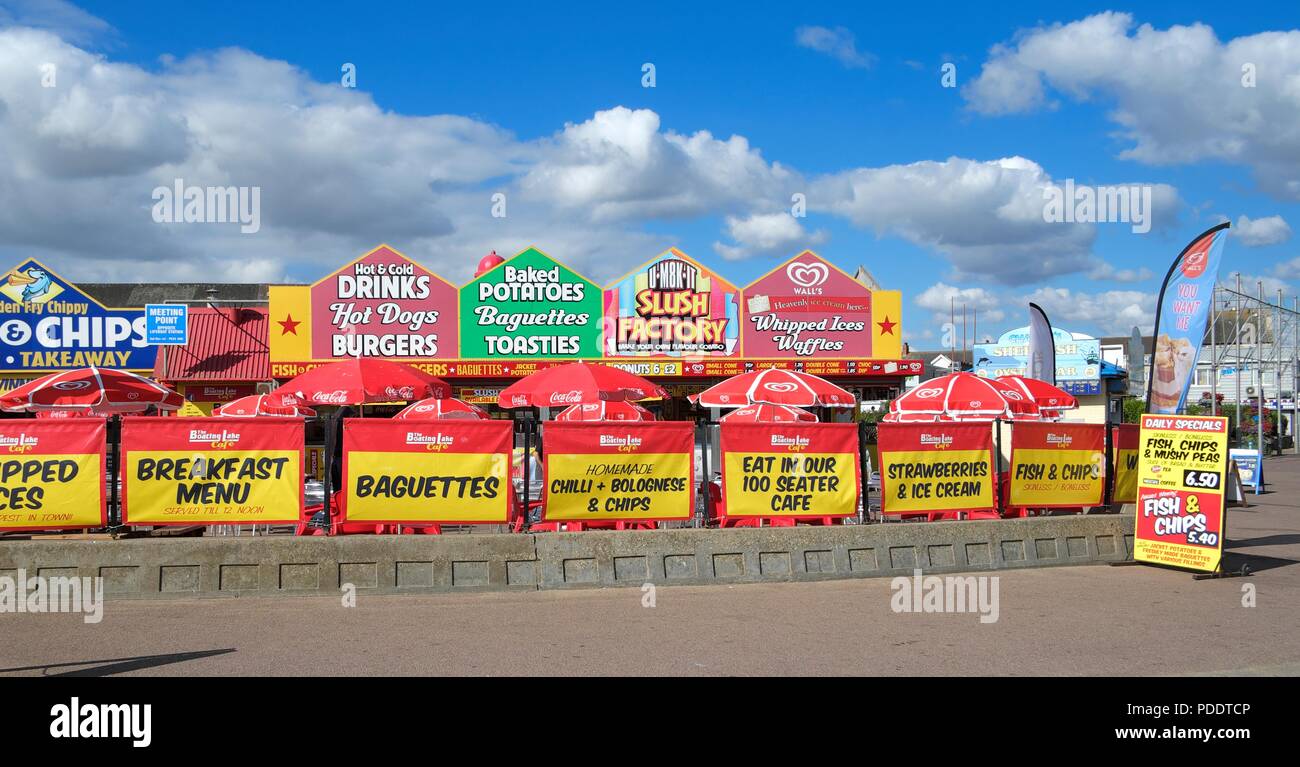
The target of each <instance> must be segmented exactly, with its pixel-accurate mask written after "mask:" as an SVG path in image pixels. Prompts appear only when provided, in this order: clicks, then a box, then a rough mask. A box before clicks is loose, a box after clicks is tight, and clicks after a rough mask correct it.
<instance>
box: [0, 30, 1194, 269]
mask: <svg viewBox="0 0 1300 767" xmlns="http://www.w3.org/2000/svg"><path fill="white" fill-rule="evenodd" d="M43 61H51V62H55V63H57V65H58V72H59V74H58V83H57V87H54V88H43V87H41V83H40V71H39V69H37V68H35V67H34V66H33V64H32V62H43ZM0 115H2V117H3V119H0V146H3V147H5V148H6V150H8V151H5V152H0V231H3V232H4V236H3V240H2V241H0V256H5V257H10V256H12V257H37V258H50V257H54V258H57V259H58V261H56V262H55V263H56V265H58V266H60V268H62V269H64V270H65V271H67V272H69V273H74V271H75V273H77V274H82V275H87V276H88V277H93V278H94V279H101V280H107V279H117V280H128V281H129V280H144V279H187V278H190V279H197V278H200V277H209V278H210V277H211V275H214V274H226V275H238V276H242V277H245V278H247V279H258V278H262V277H266V278H270V277H274V278H275V279H281V278H284V277H286V276H288V277H290V278H297V279H303V278H307V277H312V276H315V275H318V274H319V273H320V270H321V268H322V266H321V264H322V260H323V257H324V256H326V255H328V258H325V259H324V260H325V262H326V263H337V262H339V261H340V259H342V258H344V257H345V256H347V255H349V254H357V253H361V252H364V250H366V249H368V248H369V247H372V246H373V245H374V244H376V243H378V242H388V243H390V244H391V245H393V246H394V247H397V248H399V249H401V250H403V251H404V252H406V253H407V254H408V255H411V256H412V257H415V258H418V259H419V260H421V261H423V262H424V263H426V264H428V265H429V266H430V267H432V268H435V269H437V270H439V271H440V272H441V273H443V274H444V275H446V276H447V277H448V278H449V279H453V280H456V279H462V278H468V276H469V275H470V273H471V272H472V270H473V267H474V264H476V263H477V262H478V260H479V258H480V257H481V256H482V255H483V254H484V253H486V252H487V251H488V250H489V249H496V250H497V251H498V252H501V253H510V252H516V251H517V250H519V249H522V248H524V247H526V246H528V245H530V244H536V245H539V246H540V247H543V248H544V249H546V250H548V252H552V253H553V254H554V255H556V256H557V257H560V258H562V259H564V260H565V261H566V262H568V263H570V264H571V265H572V266H573V267H574V268H577V269H580V270H583V271H584V272H586V273H587V274H588V275H589V276H591V277H592V278H593V279H597V280H604V279H607V278H612V277H614V276H617V275H618V274H620V273H622V272H623V271H626V269H628V268H630V267H631V266H633V265H634V264H636V263H638V262H640V261H641V260H643V259H644V258H645V257H646V256H647V254H653V253H657V252H660V251H661V250H663V249H664V248H666V247H667V246H668V245H671V244H674V240H675V239H676V238H675V236H674V234H673V233H672V232H670V231H663V229H664V227H662V226H656V227H654V229H655V230H656V231H653V232H651V231H649V230H648V229H649V227H647V226H646V224H647V223H648V222H663V221H667V222H674V221H689V220H693V219H699V218H702V217H715V218H717V219H719V220H721V221H722V222H723V228H724V231H723V232H722V233H721V234H722V235H723V236H722V237H721V238H720V239H719V241H718V242H717V243H715V245H714V248H715V250H716V251H717V252H718V253H719V254H721V255H723V256H724V257H727V258H743V257H749V256H768V255H778V256H779V255H788V254H791V253H793V252H797V251H798V250H799V249H800V248H803V247H808V246H810V245H814V244H816V243H818V242H823V241H824V240H825V239H826V236H827V235H826V232H825V231H824V230H817V229H811V230H810V229H809V225H808V223H807V222H806V221H803V220H801V219H795V218H793V217H791V216H790V215H788V214H787V213H785V212H783V211H784V208H783V207H782V206H784V205H787V204H788V203H789V201H790V199H791V195H792V193H793V192H800V193H804V194H805V195H806V199H807V204H808V207H809V210H811V211H813V212H814V213H821V214H828V215H834V216H839V217H843V218H845V219H847V220H848V221H849V222H851V223H852V224H854V225H857V226H860V227H864V228H868V229H872V230H874V231H875V232H876V233H877V234H878V235H881V236H886V235H888V236H899V237H902V238H904V239H906V240H908V241H910V242H912V243H915V244H917V245H919V246H921V247H924V248H926V249H929V250H932V251H934V252H936V253H938V254H940V255H942V256H943V257H945V258H946V259H948V260H949V261H950V262H951V264H952V265H953V267H954V270H953V273H952V275H951V276H946V277H945V279H948V280H957V279H966V278H971V277H974V278H978V279H983V280H988V281H991V282H996V283H1000V284H1021V283H1026V282H1031V281H1034V280H1037V279H1041V278H1044V277H1047V276H1056V275H1061V274H1068V273H1075V272H1080V273H1089V272H1090V271H1092V270H1095V269H1097V268H1098V266H1097V265H1098V263H1099V261H1098V259H1097V258H1096V257H1095V256H1094V255H1093V254H1092V243H1093V240H1094V237H1095V226H1094V225H1091V224H1056V223H1047V222H1044V221H1043V205H1044V200H1045V198H1044V195H1043V190H1044V188H1045V187H1046V186H1047V185H1048V184H1050V183H1052V180H1051V178H1050V177H1049V176H1048V174H1047V173H1046V171H1045V170H1044V169H1043V168H1042V167H1040V166H1039V165H1037V164H1036V163H1034V162H1033V161H1031V160H1028V159H1025V158H1020V157H1011V158H1006V159H1001V160H992V161H979V160H972V159H965V158H958V157H954V158H950V159H948V160H944V161H942V162H920V163H913V164H910V165H890V166H885V167H881V168H852V169H848V170H844V171H841V172H835V173H829V174H826V175H823V176H817V177H812V178H806V177H804V176H802V175H801V174H799V173H798V172H797V171H796V170H794V169H792V168H789V167H787V166H784V165H782V164H781V163H779V162H774V161H770V160H768V159H766V158H764V156H763V154H762V153H761V152H760V151H759V149H757V148H755V147H753V146H751V145H750V143H749V142H748V140H747V139H746V138H745V137H743V136H730V137H728V138H717V137H715V136H714V135H712V134H711V133H709V132H708V131H704V130H699V131H695V132H690V133H682V132H678V131H675V130H672V129H667V128H665V127H663V126H662V124H661V120H660V117H659V115H658V114H656V113H655V112H653V111H650V110H646V109H629V108H626V107H621V106H618V107H614V108H611V109H608V110H602V111H598V112H596V113H595V114H594V115H592V116H591V117H590V118H589V119H586V120H583V121H580V122H575V123H570V124H566V125H565V126H563V127H562V128H560V129H559V130H557V131H556V132H555V133H554V134H552V135H550V136H546V137H543V138H541V139H538V140H529V141H522V140H520V139H518V138H517V137H516V136H514V135H513V134H511V133H510V132H509V131H506V130H503V129H502V128H500V127H498V126H495V125H492V124H490V123H487V122H484V121H482V120H478V119H474V118H469V117H463V116H458V115H417V116H411V115H403V114H400V113H395V112H391V111H386V110H383V109H381V108H380V107H379V106H378V105H376V104H375V102H374V100H373V99H372V98H371V97H370V95H369V94H366V93H364V92H360V91H356V90H352V89H347V88H342V87H339V86H338V84H337V83H333V82H325V83H321V82H317V81H314V80H312V79H311V78H310V77H309V76H308V75H307V74H306V73H305V72H303V71H302V70H300V69H298V68H296V67H294V66H292V65H290V64H288V63H286V62H283V61H276V60H272V59H267V58H264V57H262V56H258V55H256V54H254V53H251V52H248V51H244V50H240V49H224V50H220V51H215V52H210V53H202V54H197V55H194V56H191V57H188V58H184V59H179V60H173V59H169V58H164V59H163V60H162V61H161V63H160V64H159V66H158V67H157V68H156V69H144V68H141V67H137V66H133V65H130V64H124V63H120V62H114V61H112V60H110V59H109V58H108V57H106V56H103V55H98V54H94V53H91V52H88V51H86V50H83V49H81V48H78V47H76V46H74V45H71V44H69V43H67V42H65V41H63V40H60V39H59V38H58V37H56V36H55V35H53V34H51V33H48V32H43V31H38V30H33V29H24V28H13V29H3V30H0ZM178 178H179V179H183V180H184V182H185V184H187V185H198V186H216V185H220V186H227V185H235V186H258V187H260V188H261V201H262V211H261V230H260V231H259V232H258V233H257V234H247V235H246V234H240V233H239V232H238V227H237V226H236V225H224V224H156V223H154V222H153V221H152V219H151V216H150V209H151V207H152V199H151V193H152V190H153V189H154V188H155V187H158V186H171V185H172V184H173V183H174V182H175V180H176V179H178ZM1155 188H1156V189H1157V190H1165V191H1160V192H1158V193H1157V195H1156V198H1157V205H1156V208H1157V211H1156V215H1157V219H1159V216H1160V206H1161V204H1164V203H1161V202H1159V201H1160V200H1164V199H1165V198H1169V199H1172V200H1173V201H1175V202H1174V203H1169V204H1170V205H1173V204H1175V203H1176V201H1177V193H1176V192H1174V191H1173V190H1172V189H1171V188H1169V187H1164V186H1162V185H1156V186H1155ZM496 192H503V193H504V194H505V195H506V209H507V215H506V217H504V218H496V217H493V215H492V199H491V198H492V195H493V194H494V193H496ZM1166 192H1167V193H1166ZM1121 226H1122V225H1121ZM1117 274H1118V273H1117ZM88 277H83V279H86V278H88ZM1119 278H1120V277H1119V276H1116V277H1110V278H1109V279H1119Z"/></svg>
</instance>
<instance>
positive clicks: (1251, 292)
mask: <svg viewBox="0 0 1300 767" xmlns="http://www.w3.org/2000/svg"><path fill="white" fill-rule="evenodd" d="M1283 266H1285V264H1284V265H1283ZM1237 274H1238V273H1237V272H1229V273H1228V274H1227V275H1226V276H1221V277H1220V278H1219V284H1220V285H1226V286H1228V287H1230V288H1235V287H1236V286H1237ZM1284 275H1285V272H1284V271H1283V270H1282V269H1278V270H1277V276H1276V277H1274V276H1270V275H1267V274H1244V273H1243V274H1242V275H1241V292H1242V293H1245V294H1246V295H1248V296H1258V295H1259V291H1260V289H1261V288H1262V289H1263V291H1264V300H1265V301H1267V302H1269V303H1277V292H1278V291H1279V290H1280V291H1282V301H1283V303H1284V304H1285V303H1286V302H1287V300H1288V299H1290V298H1291V297H1292V296H1294V295H1295V293H1296V291H1295V289H1294V288H1292V287H1291V283H1289V282H1287V278H1286V277H1285V276H1284Z"/></svg>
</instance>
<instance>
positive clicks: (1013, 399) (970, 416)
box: [889, 372, 1039, 421]
mask: <svg viewBox="0 0 1300 767" xmlns="http://www.w3.org/2000/svg"><path fill="white" fill-rule="evenodd" d="M889 412H890V413H898V414H899V415H900V417H907V418H911V417H914V416H926V415H929V416H935V420H964V421H980V420H988V421H991V420H993V419H994V418H1007V419H1019V420H1025V419H1028V420H1038V418H1039V413H1038V406H1037V405H1035V404H1034V402H1033V400H1032V399H1030V398H1029V397H1028V396H1027V395H1026V394H1024V393H1022V392H1020V391H1018V390H1017V389H1015V388H1012V387H1011V386H1010V385H1009V384H1005V383H1002V382H1000V381H998V380H997V379H996V378H982V377H980V376H977V375H975V374H974V373H966V372H961V373H949V374H948V375H946V376H941V377H939V378H935V379H932V380H929V381H925V382H923V383H921V385H919V386H917V387H916V388H915V389H912V390H911V391H909V392H908V393H906V394H904V395H903V396H901V397H899V398H898V399H896V400H894V401H893V402H891V403H889Z"/></svg>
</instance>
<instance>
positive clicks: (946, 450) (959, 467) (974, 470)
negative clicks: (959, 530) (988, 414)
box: [879, 423, 995, 514]
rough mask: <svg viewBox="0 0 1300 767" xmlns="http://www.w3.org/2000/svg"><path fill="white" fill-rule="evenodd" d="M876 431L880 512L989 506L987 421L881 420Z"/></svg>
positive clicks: (990, 448)
mask: <svg viewBox="0 0 1300 767" xmlns="http://www.w3.org/2000/svg"><path fill="white" fill-rule="evenodd" d="M879 435H880V437H879V447H880V482H881V492H882V495H883V496H884V500H883V506H882V508H883V510H884V512H885V513H886V514H916V513H922V512H930V511H982V510H986V509H992V508H994V506H995V500H994V492H993V481H994V479H993V478H994V472H993V430H992V428H991V427H990V426H989V424H987V423H882V424H880V426H879Z"/></svg>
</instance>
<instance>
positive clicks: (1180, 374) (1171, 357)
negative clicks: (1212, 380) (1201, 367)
mask: <svg viewBox="0 0 1300 767" xmlns="http://www.w3.org/2000/svg"><path fill="white" fill-rule="evenodd" d="M1195 359H1196V350H1195V349H1194V348H1193V347H1192V344H1191V342H1189V341H1188V340H1187V339H1186V338H1170V337H1169V336H1168V335H1165V334H1164V333H1161V334H1160V337H1159V338H1158V339H1156V353H1155V356H1154V360H1153V362H1152V366H1151V378H1152V380H1151V404H1152V406H1154V407H1156V408H1159V409H1160V410H1173V409H1175V408H1177V407H1178V401H1179V400H1180V399H1182V396H1183V389H1184V388H1185V386H1186V384H1187V380H1188V378H1189V377H1190V376H1191V374H1192V365H1193V364H1194V362H1195Z"/></svg>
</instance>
